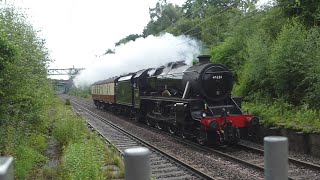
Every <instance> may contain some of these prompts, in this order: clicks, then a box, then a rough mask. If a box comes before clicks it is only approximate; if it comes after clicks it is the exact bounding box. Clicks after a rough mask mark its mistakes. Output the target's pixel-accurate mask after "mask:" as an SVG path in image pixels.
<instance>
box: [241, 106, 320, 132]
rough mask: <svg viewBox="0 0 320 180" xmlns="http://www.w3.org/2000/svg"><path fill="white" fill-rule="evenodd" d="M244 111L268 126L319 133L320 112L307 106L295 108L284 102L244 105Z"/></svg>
mask: <svg viewBox="0 0 320 180" xmlns="http://www.w3.org/2000/svg"><path fill="white" fill-rule="evenodd" d="M243 107H244V109H247V110H249V111H250V112H251V113H253V114H254V115H256V116H259V117H260V118H261V119H262V120H263V123H264V124H265V125H266V126H281V127H285V128H290V129H295V130H299V131H304V132H318V131H319V129H320V112H319V111H317V110H312V109H308V108H307V107H305V106H300V107H294V106H292V105H290V104H287V103H284V102H283V101H277V102H274V103H258V102H255V103H248V102H245V103H243Z"/></svg>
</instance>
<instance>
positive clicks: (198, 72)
mask: <svg viewBox="0 0 320 180" xmlns="http://www.w3.org/2000/svg"><path fill="white" fill-rule="evenodd" d="M191 72H196V73H198V74H199V72H198V71H197V70H192V71H183V73H191Z"/></svg>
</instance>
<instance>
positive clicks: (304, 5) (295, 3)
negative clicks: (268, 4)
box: [276, 0, 320, 26]
mask: <svg viewBox="0 0 320 180" xmlns="http://www.w3.org/2000/svg"><path fill="white" fill-rule="evenodd" d="M276 2H277V5H278V6H279V7H280V8H281V9H282V10H283V11H284V13H285V14H286V15H287V16H288V17H298V18H300V19H301V20H302V21H303V22H304V23H305V24H306V25H307V26H314V25H316V26H319V25H320V1H318V0H276Z"/></svg>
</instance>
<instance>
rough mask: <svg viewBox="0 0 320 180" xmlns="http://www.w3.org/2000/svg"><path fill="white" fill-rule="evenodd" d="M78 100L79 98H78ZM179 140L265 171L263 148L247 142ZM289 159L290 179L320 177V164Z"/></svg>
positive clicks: (168, 134)
mask: <svg viewBox="0 0 320 180" xmlns="http://www.w3.org/2000/svg"><path fill="white" fill-rule="evenodd" d="M76 101H78V100H76ZM82 103H85V104H86V105H87V106H92V107H93V106H94V105H93V104H92V103H88V102H83V101H82ZM137 125H139V126H143V127H144V128H149V129H152V130H153V131H157V133H161V134H163V135H167V136H171V137H172V135H171V134H170V133H167V132H164V131H158V130H157V129H156V128H150V127H149V126H146V125H143V124H137ZM173 138H175V139H176V140H177V141H179V142H180V143H182V144H185V145H186V146H192V148H197V149H199V150H201V151H204V152H208V153H214V154H218V155H219V156H222V157H225V158H227V159H231V160H232V161H235V162H237V163H241V164H243V165H245V166H247V167H250V168H253V169H255V170H257V171H260V172H263V171H264V168H263V166H264V162H263V153H264V152H263V150H262V149H259V148H256V147H252V146H248V145H245V144H241V143H240V144H238V145H237V146H232V147H227V148H215V147H206V146H199V145H198V144H197V143H194V142H191V141H188V140H185V139H183V138H180V137H176V136H174V137H173ZM288 161H289V171H288V173H289V179H320V166H319V165H317V164H312V163H309V162H306V161H301V160H298V159H295V158H292V157H289V158H288Z"/></svg>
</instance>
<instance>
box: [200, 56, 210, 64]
mask: <svg viewBox="0 0 320 180" xmlns="http://www.w3.org/2000/svg"><path fill="white" fill-rule="evenodd" d="M210 58H211V56H210V55H200V56H198V59H199V63H200V64H204V63H209V62H210Z"/></svg>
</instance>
